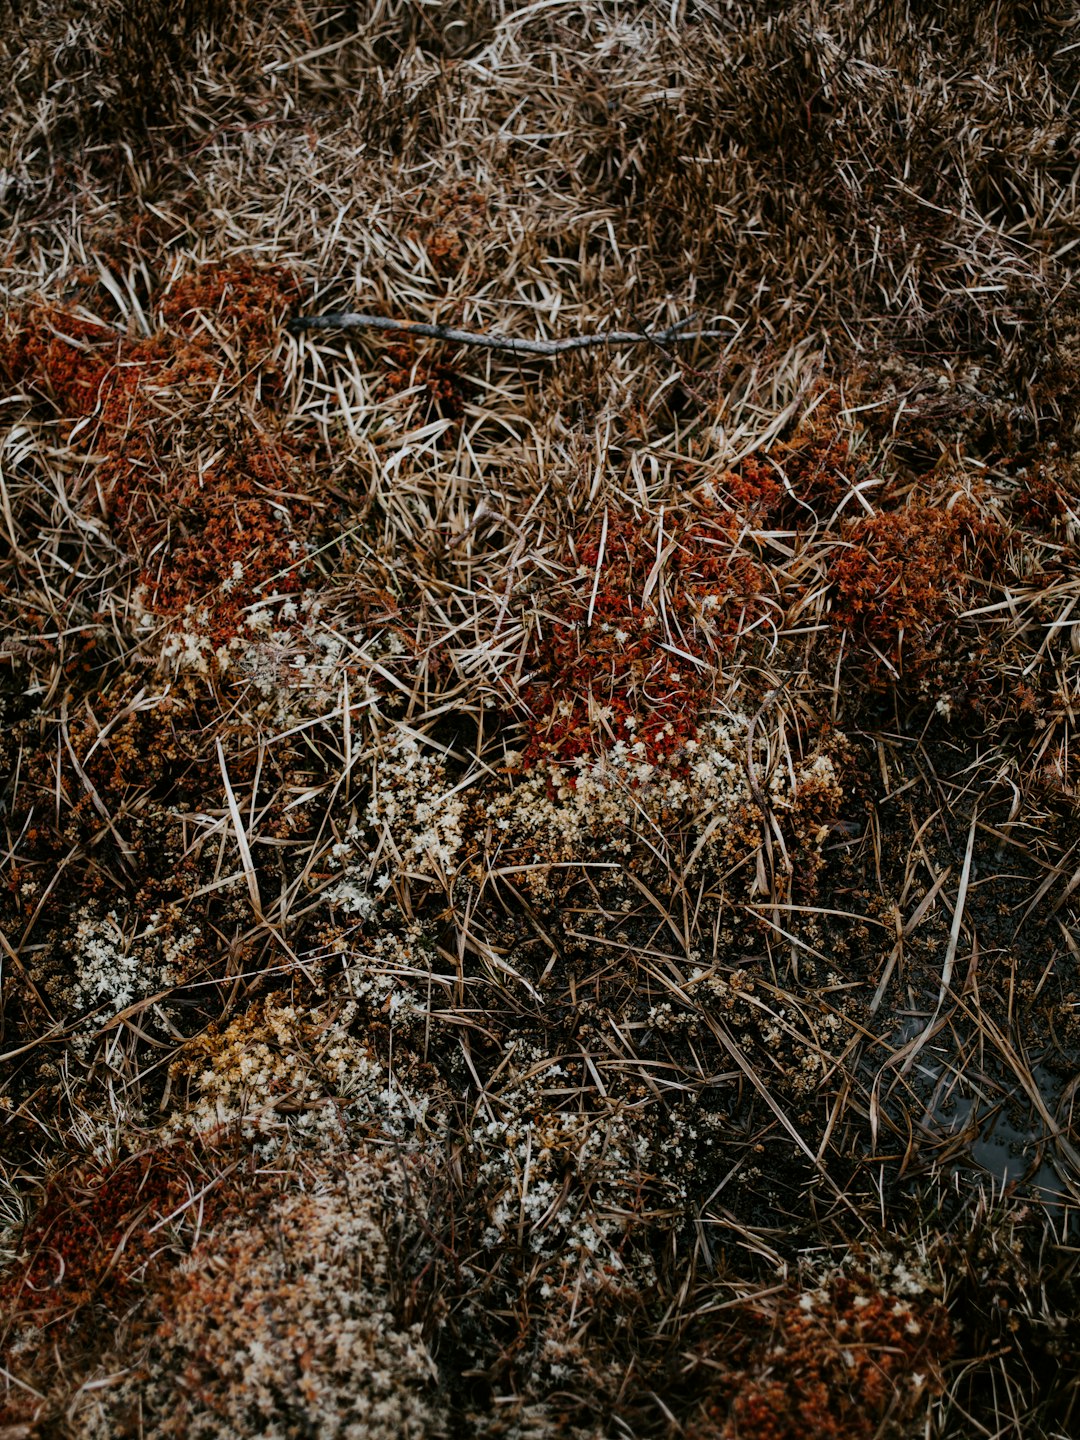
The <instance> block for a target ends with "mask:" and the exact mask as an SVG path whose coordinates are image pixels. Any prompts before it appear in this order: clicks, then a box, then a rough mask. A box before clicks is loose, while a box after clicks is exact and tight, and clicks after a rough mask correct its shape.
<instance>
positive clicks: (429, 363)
mask: <svg viewBox="0 0 1080 1440" xmlns="http://www.w3.org/2000/svg"><path fill="white" fill-rule="evenodd" d="M385 358H386V360H387V362H388V363H389V364H390V366H391V368H390V369H389V370H388V371H387V372H386V374H385V375H384V376H383V378H382V380H381V381H380V382H379V386H378V394H379V396H380V398H381V399H391V398H392V397H394V396H396V395H400V394H401V393H402V392H403V391H411V390H415V389H417V388H419V389H420V390H421V392H422V398H423V402H424V406H425V417H426V418H438V419H452V420H457V419H459V418H460V416H461V414H462V412H463V410H464V408H465V384H466V382H465V379H464V377H463V376H461V375H460V374H459V373H458V372H457V370H455V368H454V367H453V366H452V365H449V364H446V363H445V362H444V361H439V360H436V359H435V358H434V356H432V355H425V356H417V353H416V340H415V338H414V337H413V336H412V335H406V334H403V333H400V332H396V333H394V334H393V337H392V343H391V344H390V345H388V346H387V349H386V356H385Z"/></svg>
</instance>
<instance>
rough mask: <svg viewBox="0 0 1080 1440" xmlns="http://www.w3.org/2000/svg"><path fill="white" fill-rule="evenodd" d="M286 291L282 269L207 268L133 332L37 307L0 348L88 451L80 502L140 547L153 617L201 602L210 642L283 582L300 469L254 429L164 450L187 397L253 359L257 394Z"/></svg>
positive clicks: (181, 420)
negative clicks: (158, 322) (159, 324)
mask: <svg viewBox="0 0 1080 1440" xmlns="http://www.w3.org/2000/svg"><path fill="white" fill-rule="evenodd" d="M297 295H298V291H297V286H296V282H295V281H294V280H293V279H292V277H290V276H289V275H288V274H287V273H286V272H284V271H281V270H278V269H260V268H258V267H255V266H252V265H250V264H246V263H238V264H234V265H229V266H223V265H211V266H206V267H204V268H203V269H201V270H198V271H196V272H194V273H192V274H190V275H187V276H184V277H182V278H181V279H180V280H178V281H177V282H176V283H175V284H174V285H173V286H172V287H171V289H170V290H169V291H168V293H167V294H166V295H165V296H164V298H163V299H162V301H161V305H160V314H161V318H162V320H163V322H164V324H165V325H166V326H167V327H168V329H166V330H162V331H161V332H159V333H158V334H156V335H154V336H153V337H150V338H148V339H133V338H130V337H126V336H123V335H120V334H119V333H118V332H115V331H113V330H111V329H109V327H107V326H104V325H100V324H96V323H92V322H90V321H88V320H85V319H83V318H81V317H80V316H78V315H74V314H69V313H66V312H63V311H59V310H57V309H55V308H50V307H45V306H37V307H31V308H30V309H29V310H28V312H27V313H26V314H25V315H24V317H23V318H22V321H21V323H19V324H18V325H17V326H16V327H14V329H13V330H12V331H11V333H9V335H8V336H7V338H6V339H5V341H4V343H3V345H2V346H0V374H3V375H5V376H6V377H7V378H8V379H9V380H10V381H11V382H12V383H14V384H16V385H20V386H24V387H26V388H28V389H30V390H32V391H34V392H35V393H37V394H38V395H39V396H41V397H42V398H43V399H44V400H46V401H47V402H48V403H49V404H50V405H51V406H52V407H53V408H54V409H55V410H57V411H58V412H59V413H60V414H61V416H63V417H64V418H65V419H68V420H71V421H72V422H74V425H73V429H72V432H71V437H72V440H73V442H77V443H78V445H79V446H80V447H82V446H85V448H86V449H87V451H88V452H92V453H93V454H94V457H95V460H96V462H97V463H96V465H95V469H94V475H93V483H94V490H93V492H92V494H90V495H89V496H87V498H86V501H85V503H86V505H87V508H100V509H103V510H104V511H105V513H106V515H107V517H108V519H109V521H110V522H111V524H112V527H113V530H114V532H115V534H116V536H117V538H118V539H119V540H120V541H121V542H122V543H124V544H125V545H127V546H128V547H129V548H130V549H131V550H132V551H133V552H134V553H135V554H136V555H138V556H141V557H147V558H148V562H149V563H148V564H147V567H146V569H145V570H144V573H143V575H142V583H143V586H144V590H145V594H146V597H147V598H146V600H145V602H144V603H146V604H147V607H148V608H149V609H150V611H151V612H152V613H154V614H156V615H161V616H163V617H164V616H174V615H178V614H180V613H182V612H184V611H185V610H188V611H194V610H195V609H196V608H198V607H201V608H203V609H205V610H206V612H207V613H206V617H205V620H204V622H203V624H202V627H201V628H202V631H203V632H204V633H205V634H206V635H207V637H208V638H209V640H210V642H211V644H212V646H214V647H217V646H219V645H220V644H222V643H223V642H224V641H225V640H227V639H228V638H231V636H233V635H235V634H236V632H237V629H238V626H239V624H240V612H241V611H242V610H243V609H244V608H245V607H246V606H249V605H251V604H252V603H253V602H254V601H255V600H257V599H258V598H259V596H260V595H262V594H263V593H264V592H265V590H266V587H267V586H268V585H270V584H271V583H273V584H274V585H275V587H276V588H277V590H278V591H279V592H280V593H282V594H285V593H288V592H289V591H291V590H295V589H296V588H297V587H298V583H299V582H298V569H299V563H298V562H299V560H300V559H301V558H302V555H303V544H302V541H301V539H300V536H301V535H302V533H303V530H304V527H305V524H306V522H307V521H308V519H309V518H310V514H311V506H310V504H309V503H308V502H307V501H306V498H305V493H304V492H305V490H306V488H307V486H306V467H305V466H304V464H303V461H302V459H301V457H300V456H299V455H298V454H297V452H296V450H295V447H292V446H289V445H288V444H286V442H285V441H284V440H283V439H280V438H271V437H270V436H269V435H267V434H266V433H264V432H262V431H258V430H254V427H252V430H253V431H254V433H252V432H251V431H249V433H247V434H244V433H243V432H241V433H239V434H237V435H236V436H235V437H230V438H229V439H227V440H226V443H225V444H224V445H222V444H221V443H216V445H215V448H214V450H213V453H212V457H211V459H210V462H209V463H206V462H205V461H203V460H202V459H201V458H198V459H192V458H187V456H185V457H184V458H180V454H179V450H178V447H179V444H180V442H181V441H182V439H183V438H184V433H183V432H184V428H185V423H187V424H190V423H191V421H192V418H193V414H194V412H195V411H197V410H198V408H199V406H200V404H201V402H202V401H203V397H204V396H207V397H208V396H209V395H210V394H211V393H213V392H214V391H215V390H216V389H217V388H218V387H221V386H222V385H225V386H236V385H238V384H245V383H246V382H247V381H248V380H249V377H250V372H251V371H252V370H253V368H254V367H255V366H256V365H258V366H259V372H258V376H257V395H256V397H255V398H256V399H257V401H260V402H262V403H264V404H265V402H266V401H267V400H268V399H271V398H272V397H273V395H274V394H276V391H277V388H278V384H279V379H280V377H279V376H278V375H277V374H276V372H274V371H273V370H272V368H271V367H269V366H268V365H267V364H265V363H262V362H263V361H264V360H265V356H266V354H267V352H268V351H270V350H272V348H273V345H274V340H275V336H276V331H277V327H278V326H279V324H280V322H281V320H282V318H283V316H284V314H285V312H286V311H287V309H288V308H289V307H290V306H291V305H292V304H294V303H295V300H296V298H297ZM187 438H188V439H190V436H189V437H187ZM214 440H215V441H217V440H218V437H217V436H215V437H214ZM208 443H210V442H209V440H208ZM189 448H190V447H189ZM95 502H96V503H95Z"/></svg>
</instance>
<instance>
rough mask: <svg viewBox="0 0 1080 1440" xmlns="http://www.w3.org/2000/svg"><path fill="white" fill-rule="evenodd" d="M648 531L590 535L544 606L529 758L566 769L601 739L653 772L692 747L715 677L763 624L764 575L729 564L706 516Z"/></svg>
mask: <svg viewBox="0 0 1080 1440" xmlns="http://www.w3.org/2000/svg"><path fill="white" fill-rule="evenodd" d="M662 526H663V528H662V530H660V531H656V530H653V529H652V528H651V527H649V528H648V529H646V527H645V525H644V524H643V523H642V521H641V520H640V519H639V518H638V517H637V516H635V515H618V516H615V517H611V518H609V521H608V524H607V530H606V534H605V531H604V526H603V523H602V522H601V523H597V524H594V525H592V526H591V527H590V529H589V530H588V532H587V533H586V535H585V536H584V538H583V539H582V540H581V541H580V542H579V544H578V546H577V556H576V559H577V570H576V575H575V576H574V578H573V579H571V580H568V581H567V582H566V583H564V584H563V585H562V586H561V587H560V589H559V590H558V591H557V592H556V594H555V596H554V597H552V599H551V600H550V601H549V602H548V604H547V605H546V606H545V608H544V610H543V612H542V613H541V616H540V619H539V625H538V635H537V638H536V640H535V641H534V645H533V650H532V654H531V657H530V659H531V667H530V668H531V670H532V677H531V679H530V681H529V683H528V685H527V686H526V688H525V691H524V695H523V699H524V701H525V703H526V705H527V706H528V710H529V719H528V721H527V727H528V734H529V743H528V749H527V755H526V758H527V760H529V761H535V760H537V759H538V758H539V757H540V756H541V755H545V756H548V757H550V758H558V759H560V760H573V759H574V758H576V757H577V756H579V755H587V754H591V753H593V752H594V750H595V748H596V741H597V738H598V737H600V736H603V735H606V736H607V738H608V740H609V741H615V740H624V741H627V742H636V741H641V742H643V743H644V745H645V750H646V757H647V758H648V759H649V760H654V759H657V758H660V757H670V756H673V755H674V754H676V752H678V751H679V750H680V748H681V747H682V746H683V745H684V744H685V742H686V741H687V740H689V739H691V738H693V736H694V734H695V733H696V731H697V727H698V722H699V718H700V715H701V712H702V710H703V708H704V707H705V705H706V704H707V703H708V701H709V698H710V696H711V693H712V688H713V683H714V678H715V673H716V667H717V665H718V664H719V662H720V661H722V660H723V659H724V658H725V657H726V656H729V655H730V654H731V653H732V650H733V649H734V645H735V641H736V638H737V636H739V635H740V634H742V633H745V632H746V631H747V630H749V629H751V628H752V627H753V626H754V625H755V624H757V623H758V622H759V621H760V620H761V619H762V618H763V617H764V616H765V614H766V604H765V600H764V596H765V594H766V592H767V590H768V579H767V575H766V572H765V571H764V570H763V569H762V567H760V566H759V565H757V564H755V563H754V562H753V561H752V560H750V559H749V558H747V557H746V556H745V555H743V554H733V553H732V551H733V549H734V544H733V539H732V536H731V534H730V531H729V528H728V525H727V523H725V521H724V520H723V519H721V518H719V517H717V516H715V515H714V514H712V513H710V512H708V511H706V512H705V513H703V514H700V515H699V516H697V517H692V518H684V517H679V518H676V519H669V520H668V521H667V523H666V524H663V522H662Z"/></svg>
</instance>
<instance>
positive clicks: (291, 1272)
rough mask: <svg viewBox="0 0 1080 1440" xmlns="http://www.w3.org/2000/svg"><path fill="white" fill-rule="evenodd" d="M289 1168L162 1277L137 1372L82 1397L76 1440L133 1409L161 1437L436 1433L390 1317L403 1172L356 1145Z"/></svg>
mask: <svg viewBox="0 0 1080 1440" xmlns="http://www.w3.org/2000/svg"><path fill="white" fill-rule="evenodd" d="M303 1170H304V1174H303V1179H302V1181H301V1182H300V1183H299V1184H297V1185H296V1186H294V1187H293V1188H292V1189H290V1190H285V1189H277V1188H276V1187H274V1188H271V1187H272V1185H273V1182H272V1181H269V1182H268V1181H261V1182H260V1181H258V1180H257V1181H256V1187H257V1188H255V1187H253V1190H252V1192H251V1193H248V1194H246V1195H245V1196H244V1206H243V1208H242V1209H239V1210H237V1212H236V1213H234V1214H232V1215H231V1216H229V1217H227V1218H225V1219H223V1220H222V1221H221V1222H220V1223H219V1225H218V1227H217V1228H216V1230H215V1233H214V1234H213V1235H212V1236H209V1237H207V1238H206V1239H205V1240H203V1241H202V1242H201V1243H200V1244H199V1245H198V1246H197V1247H196V1248H195V1250H194V1252H193V1253H192V1255H191V1257H190V1258H189V1259H188V1260H187V1261H185V1262H183V1263H182V1264H181V1266H180V1267H179V1269H178V1270H177V1271H174V1272H172V1274H171V1275H170V1276H169V1277H168V1288H167V1290H166V1291H165V1292H164V1293H163V1294H162V1295H161V1296H160V1302H159V1303H160V1306H161V1310H162V1319H161V1321H160V1323H159V1325H158V1326H157V1329H156V1331H155V1333H154V1334H153V1335H152V1336H151V1338H150V1340H149V1343H148V1345H147V1347H146V1350H145V1354H144V1356H143V1357H142V1360H141V1363H140V1364H137V1365H136V1366H135V1367H134V1368H133V1369H132V1370H130V1371H129V1372H128V1374H127V1375H126V1376H125V1377H124V1378H123V1379H122V1380H121V1382H120V1383H119V1384H118V1385H113V1386H102V1387H100V1388H98V1389H97V1393H95V1394H91V1395H90V1396H88V1397H87V1398H88V1400H89V1405H88V1408H87V1410H86V1412H85V1413H84V1415H83V1416H82V1417H80V1418H81V1420H82V1429H81V1432H80V1433H82V1434H83V1435H85V1436H87V1437H88V1440H89V1437H100V1440H104V1437H107V1436H112V1435H115V1434H117V1433H118V1432H117V1429H116V1426H117V1424H118V1423H119V1422H120V1420H121V1417H123V1416H124V1415H125V1414H130V1413H133V1412H134V1411H136V1410H137V1411H138V1413H139V1414H140V1417H142V1424H141V1426H140V1429H141V1431H142V1433H144V1434H147V1435H152V1436H155V1437H162V1440H164V1437H167V1436H185V1437H191V1440H219V1437H221V1436H223V1435H230V1436H237V1437H242V1436H251V1437H256V1436H257V1437H259V1440H287V1437H290V1436H294V1435H297V1434H308V1435H315V1434H318V1435H325V1436H336V1437H339V1440H427V1437H432V1440H434V1437H437V1436H440V1435H442V1434H443V1433H444V1428H445V1427H444V1424H443V1420H442V1407H441V1406H440V1404H439V1402H438V1387H437V1384H436V1371H435V1367H434V1364H433V1362H432V1359H431V1356H430V1354H429V1352H428V1349H427V1346H426V1345H425V1343H424V1339H423V1336H422V1333H421V1327H420V1325H419V1323H415V1322H414V1323H412V1324H403V1323H402V1322H401V1320H400V1319H399V1318H398V1313H397V1309H398V1307H397V1305H396V1304H395V1291H396V1290H397V1289H398V1288H399V1287H398V1285H397V1279H396V1264H397V1252H396V1246H397V1245H398V1244H400V1237H395V1236H394V1233H393V1232H394V1227H395V1225H397V1226H399V1227H400V1217H401V1215H402V1213H403V1210H404V1205H405V1199H406V1195H407V1193H408V1192H409V1189H410V1186H411V1187H413V1188H415V1186H416V1184H417V1181H418V1178H419V1175H418V1172H417V1173H412V1172H415V1171H416V1167H415V1166H410V1165H409V1164H408V1162H403V1161H402V1160H401V1159H400V1158H399V1157H398V1156H396V1155H394V1154H392V1153H390V1152H383V1151H378V1150H374V1149H370V1148H365V1149H363V1150H359V1151H357V1152H355V1153H352V1154H348V1153H345V1154H334V1155H332V1156H329V1157H326V1158H322V1159H320V1158H317V1157H315V1156H310V1157H309V1158H308V1159H307V1160H306V1162H305V1164H304V1167H303ZM407 1171H409V1172H410V1173H406V1172H407Z"/></svg>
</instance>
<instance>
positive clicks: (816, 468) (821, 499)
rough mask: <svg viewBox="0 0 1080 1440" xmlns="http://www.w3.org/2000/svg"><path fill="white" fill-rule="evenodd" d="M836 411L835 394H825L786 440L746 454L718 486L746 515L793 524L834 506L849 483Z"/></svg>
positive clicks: (759, 521)
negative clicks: (761, 452) (767, 448)
mask: <svg viewBox="0 0 1080 1440" xmlns="http://www.w3.org/2000/svg"><path fill="white" fill-rule="evenodd" d="M839 411H840V397H839V395H837V394H835V393H831V394H829V395H827V396H826V397H825V398H824V399H823V400H822V401H821V402H820V403H819V404H818V405H817V406H816V407H815V408H814V410H813V411H812V412H811V414H810V415H809V416H807V418H806V419H805V420H804V421H803V422H802V424H801V425H800V426H799V428H798V429H797V430H796V432H795V434H794V435H793V436H792V437H791V439H789V440H782V441H779V442H778V443H777V444H775V445H774V446H773V447H772V449H771V450H770V452H769V454H768V455H761V454H754V455H748V456H747V458H746V459H745V460H743V461H742V462H741V463H740V465H739V466H738V467H737V469H735V470H729V471H728V472H727V473H726V474H725V475H724V476H723V477H722V478H721V481H720V487H721V489H722V491H723V492H724V494H726V495H727V497H728V498H729V500H730V501H731V502H732V504H733V505H734V506H735V508H736V509H737V510H738V512H739V513H740V514H741V515H742V516H743V517H744V518H745V519H746V520H748V521H749V522H750V523H751V524H755V525H766V524H779V523H783V524H786V525H793V526H796V527H798V526H801V525H803V526H804V525H805V524H806V523H807V521H808V520H813V518H814V517H815V516H817V517H818V518H822V519H824V518H827V517H828V515H829V514H830V513H831V512H832V511H833V510H835V508H836V506H837V505H838V504H839V503H840V501H841V500H842V499H843V497H844V495H845V494H847V493H848V492H849V491H850V490H851V488H852V486H853V485H854V483H855V466H854V463H853V461H852V458H851V450H850V446H849V444H848V440H847V437H846V436H845V435H844V434H843V433H842V432H841V430H840V426H839V419H838V416H839Z"/></svg>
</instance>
